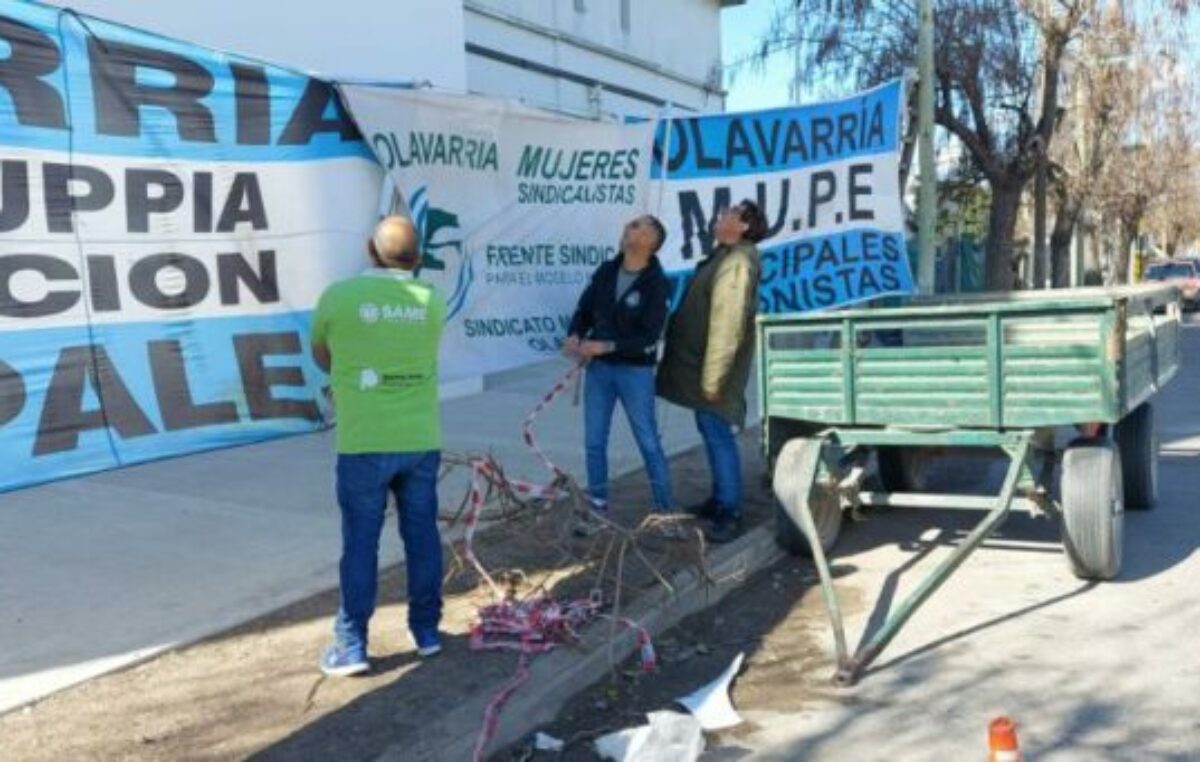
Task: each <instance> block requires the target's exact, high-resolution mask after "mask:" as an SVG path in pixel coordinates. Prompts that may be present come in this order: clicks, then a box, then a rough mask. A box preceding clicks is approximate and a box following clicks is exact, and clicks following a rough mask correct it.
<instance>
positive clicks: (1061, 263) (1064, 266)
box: [1050, 201, 1079, 288]
mask: <svg viewBox="0 0 1200 762" xmlns="http://www.w3.org/2000/svg"><path fill="white" fill-rule="evenodd" d="M1078 222H1079V204H1078V203H1074V202H1070V201H1068V202H1067V203H1066V204H1063V205H1062V206H1060V207H1059V208H1058V210H1057V213H1056V214H1055V215H1054V230H1053V231H1051V233H1050V284H1051V286H1052V287H1054V288H1068V287H1070V285H1071V282H1070V281H1071V239H1072V238H1073V237H1074V235H1075V229H1076V228H1077V227H1078Z"/></svg>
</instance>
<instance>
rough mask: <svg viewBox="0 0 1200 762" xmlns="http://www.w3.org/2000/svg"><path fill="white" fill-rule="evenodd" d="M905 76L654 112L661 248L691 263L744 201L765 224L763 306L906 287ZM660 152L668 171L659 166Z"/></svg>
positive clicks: (844, 299) (785, 307)
mask: <svg viewBox="0 0 1200 762" xmlns="http://www.w3.org/2000/svg"><path fill="white" fill-rule="evenodd" d="M903 96H904V88H903V85H902V83H901V82H900V81H895V82H891V83H888V84H885V85H882V86H880V87H877V88H875V89H873V90H869V91H867V92H864V93H860V94H858V95H855V96H852V97H850V98H846V99H844V100H840V101H833V102H828V103H818V104H813V105H808V106H799V107H794V108H792V107H789V108H782V109H772V110H769V111H756V112H748V113H742V114H718V115H713V116H695V117H692V116H689V117H683V118H674V119H667V120H661V121H659V123H658V128H657V130H656V134H655V146H654V156H653V161H652V162H651V166H650V172H651V177H652V178H653V180H654V182H655V185H654V187H653V188H652V189H651V194H650V196H651V199H652V204H651V208H650V211H651V212H653V213H656V214H658V215H659V216H660V217H661V218H662V220H663V222H664V224H666V226H667V229H668V230H669V231H670V233H671V234H670V235H669V236H668V239H667V246H666V247H665V248H664V250H663V251H662V252H660V254H659V256H660V258H661V259H662V260H663V266H664V267H665V268H666V269H667V271H668V272H674V273H684V272H687V271H690V270H691V269H692V268H693V267H694V266H695V264H696V262H697V261H698V260H699V259H700V258H702V257H704V256H707V255H708V254H709V253H710V252H711V250H712V248H713V239H712V227H711V226H712V221H713V220H714V219H715V217H716V215H717V213H718V212H719V211H720V210H721V209H724V208H726V207H728V206H730V205H732V204H736V203H738V202H739V201H741V200H742V199H743V198H748V199H750V200H752V201H755V202H756V203H757V204H758V205H759V207H761V208H762V210H763V212H764V214H765V215H766V218H767V222H768V224H769V226H770V232H769V234H768V236H767V238H766V240H764V241H762V242H761V243H760V244H759V251H760V253H761V255H762V263H763V279H762V286H761V288H760V289H759V311H760V312H762V313H773V312H806V311H809V310H814V309H822V308H826V307H833V306H837V305H844V304H851V303H853V302H857V301H862V300H865V299H871V298H874V297H879V296H884V295H888V294H907V293H912V291H913V282H912V273H911V271H910V268H909V263H908V257H907V255H906V246H905V236H904V215H903V208H902V205H901V196H900V172H899V164H900V115H901V113H903V109H902V106H903ZM664 157H665V164H666V167H665V171H664V167H663V164H664Z"/></svg>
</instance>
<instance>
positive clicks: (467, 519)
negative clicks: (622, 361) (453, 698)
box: [460, 364, 583, 598]
mask: <svg viewBox="0 0 1200 762" xmlns="http://www.w3.org/2000/svg"><path fill="white" fill-rule="evenodd" d="M582 369H583V365H578V364H577V365H572V366H571V369H570V370H569V371H567V372H566V373H565V374H564V375H563V376H562V377H561V378H560V379H559V380H558V381H557V382H556V383H555V384H554V386H553V387H552V388H551V389H550V391H549V392H547V393H546V394H545V396H543V397H542V399H541V401H540V402H538V404H537V405H536V406H534V408H533V410H530V411H529V415H527V416H525V421H524V422H523V423H522V424H521V436H522V438H523V439H524V440H525V445H526V446H527V447H528V448H529V449H530V450H531V451H532V452H533V454H534V455H536V456H537V457H538V459H539V460H541V461H542V463H543V464H545V466H546V468H547V469H548V470H549V471H550V473H552V474H554V478H555V481H560V480H562V479H563V478H565V477H566V475H567V474H566V472H565V471H563V470H562V469H561V468H559V467H558V465H557V464H555V463H554V462H553V461H552V460H550V458H549V457H547V456H546V453H545V452H543V451H542V448H541V447H539V446H538V443H537V438H536V437H535V436H534V434H533V424H534V423H535V422H536V421H537V418H538V416H539V415H541V414H542V411H543V410H545V409H546V408H547V407H549V406H550V404H551V403H553V402H554V400H555V399H556V398H557V397H558V396H559V395H560V394H562V393H563V392H564V391H566V390H567V389H568V388H570V386H571V384H572V382H573V381H575V380H576V379H577V378H578V376H579V373H580V371H581V370H582ZM489 479H494V480H498V481H499V482H500V483H501V484H502V485H504V486H507V487H508V488H509V489H511V490H512V491H513V492H515V493H516V494H518V495H520V496H522V497H526V498H530V499H539V500H558V499H560V498H563V497H566V496H567V495H568V492H567V491H566V490H564V489H561V488H559V487H555V486H553V485H546V484H535V483H533V482H528V481H524V480H513V479H509V478H507V477H506V476H504V475H503V474H502V473H499V472H498V471H497V470H496V469H495V468H494V467H493V466H492V465H491V463H490V462H489V461H487V460H485V459H483V458H472V459H471V492H470V495H469V497H468V503H469V504H468V508H467V513H466V515H465V516H464V518H463V523H464V528H465V531H464V533H463V540H462V543H461V544H460V551H461V553H462V555H463V556H464V557H465V558H466V559H467V561H468V562H470V564H471V566H473V567H475V571H476V572H478V573H479V576H480V578H481V579H483V581H484V582H486V583H487V584H488V587H490V588H491V589H492V594H493V595H494V596H495V597H496V598H501V597H503V594H502V592H501V590H500V587H499V585H497V584H496V581H495V580H494V579H492V575H490V574H488V572H487V569H484V568H483V564H481V563H479V558H478V557H476V555H475V530H476V529H477V528H478V526H479V517H480V515H481V514H482V513H483V507H484V487H483V485H484V482H485V481H487V480H489Z"/></svg>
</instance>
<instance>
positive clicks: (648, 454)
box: [583, 360, 673, 511]
mask: <svg viewBox="0 0 1200 762" xmlns="http://www.w3.org/2000/svg"><path fill="white" fill-rule="evenodd" d="M617 400H620V401H621V407H623V408H625V416H626V417H627V418H628V419H629V428H630V429H631V430H632V431H633V438H634V440H635V441H636V442H637V446H638V450H640V451H641V453H642V460H643V461H644V462H645V464H646V475H647V476H648V477H650V491H651V492H652V493H653V496H654V508H655V510H657V511H668V510H670V509H671V508H672V507H673V503H672V502H671V474H670V470H669V468H668V467H667V456H666V454H665V453H664V452H663V447H662V439H661V438H660V437H659V435H658V424H657V423H656V422H655V420H654V368H653V367H652V366H650V365H621V364H618V363H609V362H604V361H601V360H593V361H592V362H591V363H589V364H588V368H587V382H586V385H585V388H584V406H583V413H584V415H583V430H584V445H585V449H586V451H587V475H588V492H589V494H591V496H592V499H593V500H596V501H598V502H608V435H609V432H610V430H611V428H612V416H613V409H614V408H615V407H616V404H617Z"/></svg>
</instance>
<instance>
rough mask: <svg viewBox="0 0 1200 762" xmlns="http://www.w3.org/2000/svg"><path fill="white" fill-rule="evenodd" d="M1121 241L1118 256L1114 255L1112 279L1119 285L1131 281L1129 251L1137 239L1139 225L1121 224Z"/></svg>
mask: <svg viewBox="0 0 1200 762" xmlns="http://www.w3.org/2000/svg"><path fill="white" fill-rule="evenodd" d="M1120 229H1121V241H1120V243H1119V244H1118V246H1117V251H1116V256H1114V257H1113V269H1112V273H1110V278H1109V279H1110V281H1111V282H1112V283H1113V284H1115V285H1117V286H1124V285H1125V284H1127V283H1129V252H1130V250H1132V249H1133V244H1134V242H1135V241H1137V232H1136V231H1137V226H1136V225H1127V224H1124V223H1122V224H1121V228H1120Z"/></svg>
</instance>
